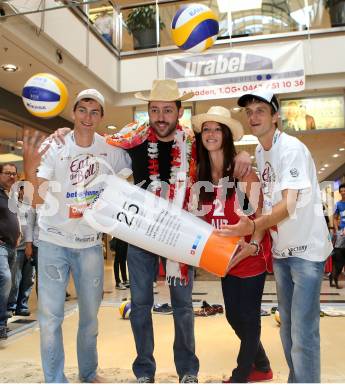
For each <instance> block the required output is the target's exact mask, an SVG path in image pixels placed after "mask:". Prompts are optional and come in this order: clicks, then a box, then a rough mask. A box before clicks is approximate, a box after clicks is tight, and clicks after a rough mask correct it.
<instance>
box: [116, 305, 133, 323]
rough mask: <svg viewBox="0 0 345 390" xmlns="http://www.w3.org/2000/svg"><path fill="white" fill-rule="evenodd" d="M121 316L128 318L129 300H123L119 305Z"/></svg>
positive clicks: (129, 311)
mask: <svg viewBox="0 0 345 390" xmlns="http://www.w3.org/2000/svg"><path fill="white" fill-rule="evenodd" d="M119 312H120V315H121V318H123V319H124V320H128V319H129V316H130V314H131V301H123V302H122V303H121V305H120V307H119Z"/></svg>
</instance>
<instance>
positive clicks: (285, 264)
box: [273, 257, 325, 383]
mask: <svg viewBox="0 0 345 390" xmlns="http://www.w3.org/2000/svg"><path fill="white" fill-rule="evenodd" d="M324 266H325V262H324V261H323V262H314V261H308V260H303V259H301V258H298V257H288V258H284V259H274V261H273V270H274V276H275V279H276V283H277V295H278V307H279V314H280V321H281V326H280V337H281V341H282V344H283V348H284V353H285V358H286V361H287V363H288V366H289V370H290V371H289V378H288V382H289V383H320V330H319V325H320V290H321V282H322V277H323V270H324Z"/></svg>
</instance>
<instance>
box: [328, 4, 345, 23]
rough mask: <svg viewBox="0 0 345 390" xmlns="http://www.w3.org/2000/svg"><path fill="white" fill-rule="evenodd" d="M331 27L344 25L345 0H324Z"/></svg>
mask: <svg viewBox="0 0 345 390" xmlns="http://www.w3.org/2000/svg"><path fill="white" fill-rule="evenodd" d="M325 7H326V9H329V16H330V18H331V25H332V27H339V26H345V0H326V2H325Z"/></svg>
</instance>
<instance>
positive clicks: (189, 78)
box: [164, 42, 305, 100]
mask: <svg viewBox="0 0 345 390" xmlns="http://www.w3.org/2000/svg"><path fill="white" fill-rule="evenodd" d="M164 70H165V78H169V79H175V80H176V81H177V83H178V86H179V89H180V91H181V92H183V93H186V92H191V91H192V92H194V93H195V96H194V98H193V99H192V100H208V99H222V98H233V97H238V96H241V95H243V94H245V93H249V92H251V91H254V90H255V89H260V90H265V89H267V90H272V91H273V92H274V93H284V92H286V93H287V92H296V91H301V90H303V89H304V88H305V70H304V57H303V45H302V42H288V43H282V42H280V43H278V44H271V45H255V46H250V47H244V48H233V49H231V48H229V49H222V50H219V51H212V52H205V53H202V54H197V55H185V54H181V55H177V56H174V57H172V56H167V57H165V61H164Z"/></svg>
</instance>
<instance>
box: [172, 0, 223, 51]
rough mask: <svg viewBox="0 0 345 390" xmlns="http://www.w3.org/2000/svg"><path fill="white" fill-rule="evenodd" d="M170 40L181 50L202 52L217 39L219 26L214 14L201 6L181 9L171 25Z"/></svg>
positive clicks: (189, 6)
mask: <svg viewBox="0 0 345 390" xmlns="http://www.w3.org/2000/svg"><path fill="white" fill-rule="evenodd" d="M171 31H172V39H173V41H174V43H175V44H176V45H177V46H178V47H179V48H180V49H182V50H185V51H187V52H192V53H199V52H202V51H204V50H206V49H208V48H209V47H211V46H212V45H213V44H214V42H215V41H216V39H217V35H218V32H219V24H218V20H217V16H216V14H215V13H214V12H213V11H211V10H210V9H209V8H208V7H206V6H205V5H202V4H190V5H186V6H183V7H181V8H180V9H179V10H178V11H177V12H176V14H175V16H174V18H173V20H172V23H171Z"/></svg>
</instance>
